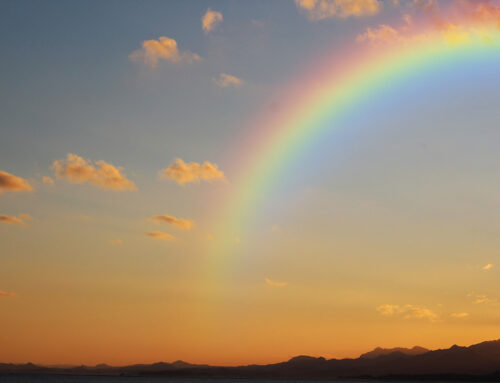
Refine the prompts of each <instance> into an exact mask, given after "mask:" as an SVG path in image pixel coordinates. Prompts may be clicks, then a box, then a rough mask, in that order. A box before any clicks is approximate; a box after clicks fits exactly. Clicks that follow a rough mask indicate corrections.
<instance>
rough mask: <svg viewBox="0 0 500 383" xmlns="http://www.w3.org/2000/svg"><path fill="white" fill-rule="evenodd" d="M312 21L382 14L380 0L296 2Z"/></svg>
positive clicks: (310, 0)
mask: <svg viewBox="0 0 500 383" xmlns="http://www.w3.org/2000/svg"><path fill="white" fill-rule="evenodd" d="M295 4H296V5H297V7H298V8H299V9H301V10H302V11H304V12H305V13H306V14H307V16H308V17H309V19H310V20H323V19H329V18H334V17H338V18H347V17H361V16H372V15H375V14H377V13H378V12H380V10H381V9H382V5H383V2H382V1H380V0H295Z"/></svg>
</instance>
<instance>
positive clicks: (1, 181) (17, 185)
mask: <svg viewBox="0 0 500 383" xmlns="http://www.w3.org/2000/svg"><path fill="white" fill-rule="evenodd" d="M4 190H7V191H11V192H23V191H25V192H31V191H33V186H31V185H30V183H29V182H28V181H27V180H25V179H24V178H21V177H16V176H15V175H13V174H10V173H7V172H4V171H2V170H0V194H3V192H4Z"/></svg>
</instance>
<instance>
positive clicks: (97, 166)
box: [52, 153, 137, 190]
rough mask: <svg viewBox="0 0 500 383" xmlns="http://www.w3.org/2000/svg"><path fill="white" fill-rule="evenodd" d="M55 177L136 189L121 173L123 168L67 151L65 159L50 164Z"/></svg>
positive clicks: (120, 188)
mask: <svg viewBox="0 0 500 383" xmlns="http://www.w3.org/2000/svg"><path fill="white" fill-rule="evenodd" d="M52 169H54V172H55V175H56V177H57V178H66V179H67V180H68V181H69V182H70V183H73V184H83V183H85V182H89V183H91V184H93V185H96V186H99V187H101V188H103V189H109V190H137V187H136V186H135V183H134V182H133V181H130V180H129V179H128V178H127V177H126V176H125V174H124V173H123V168H121V167H115V166H113V165H111V164H109V163H107V162H105V161H96V162H95V163H93V162H92V161H90V160H86V159H84V158H82V157H80V156H78V155H76V154H72V153H68V155H67V157H66V159H61V160H57V161H54V163H53V164H52Z"/></svg>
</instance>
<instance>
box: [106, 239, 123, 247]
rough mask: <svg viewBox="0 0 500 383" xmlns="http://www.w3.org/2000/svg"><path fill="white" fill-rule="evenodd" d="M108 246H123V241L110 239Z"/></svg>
mask: <svg viewBox="0 0 500 383" xmlns="http://www.w3.org/2000/svg"><path fill="white" fill-rule="evenodd" d="M109 244H110V245H113V246H120V245H123V241H122V240H121V239H110V240H109Z"/></svg>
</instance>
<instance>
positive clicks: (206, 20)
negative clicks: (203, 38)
mask: <svg viewBox="0 0 500 383" xmlns="http://www.w3.org/2000/svg"><path fill="white" fill-rule="evenodd" d="M223 20H224V18H223V17H222V13H220V12H217V11H212V10H211V9H210V8H208V9H207V11H206V12H205V14H204V15H203V16H202V17H201V27H202V28H203V32H205V33H210V32H212V31H213V30H214V29H215V28H216V27H217V26H218V25H219V24H220V23H222V21H223Z"/></svg>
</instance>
